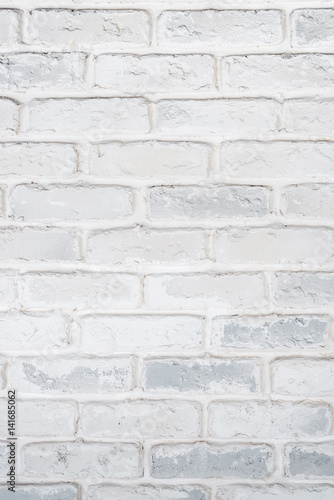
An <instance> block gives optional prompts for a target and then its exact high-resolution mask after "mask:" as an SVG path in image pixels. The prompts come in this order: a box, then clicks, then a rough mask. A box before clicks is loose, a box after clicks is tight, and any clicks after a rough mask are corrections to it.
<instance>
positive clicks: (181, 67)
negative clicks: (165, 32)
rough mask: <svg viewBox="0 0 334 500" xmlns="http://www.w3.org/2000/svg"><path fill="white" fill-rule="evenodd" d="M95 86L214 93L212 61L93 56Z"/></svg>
mask: <svg viewBox="0 0 334 500" xmlns="http://www.w3.org/2000/svg"><path fill="white" fill-rule="evenodd" d="M95 83H96V85H97V86H98V87H102V88H107V89H112V90H114V91H116V92H129V93H139V94H145V93H147V92H168V91H173V90H174V91H191V90H200V91H203V90H214V60H213V58H212V57H211V56H206V55H178V56H176V55H170V56H169V55H147V56H133V55H131V54H125V55H113V54H106V55H101V56H98V57H97V60H96V66H95Z"/></svg>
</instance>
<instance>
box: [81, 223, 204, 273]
mask: <svg viewBox="0 0 334 500" xmlns="http://www.w3.org/2000/svg"><path fill="white" fill-rule="evenodd" d="M204 258H205V233H204V232H203V231H189V230H179V231H172V230H167V231H162V230H150V229H143V228H140V227H138V226H136V227H134V228H131V229H119V230H114V231H104V232H103V233H95V234H93V235H92V236H90V237H89V238H88V250H87V261H88V262H103V263H105V264H125V265H126V264H129V265H133V264H134V265H135V264H141V263H143V264H145V263H154V264H159V263H170V264H173V265H177V264H185V263H187V262H200V261H201V260H202V259H204Z"/></svg>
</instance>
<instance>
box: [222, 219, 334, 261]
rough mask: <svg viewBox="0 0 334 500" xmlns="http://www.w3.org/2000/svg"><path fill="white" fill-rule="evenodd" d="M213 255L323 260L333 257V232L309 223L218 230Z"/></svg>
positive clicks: (231, 258) (240, 258) (229, 258)
mask: <svg viewBox="0 0 334 500" xmlns="http://www.w3.org/2000/svg"><path fill="white" fill-rule="evenodd" d="M213 256H214V259H215V260H216V261H218V262H224V263H235V264H240V263H241V264H245V263H258V264H283V265H284V264H291V263H292V264H294V263H301V264H305V263H307V264H322V263H325V262H329V261H331V260H332V259H333V256H334V233H333V232H332V231H329V230H325V229H314V228H310V227H307V228H296V227H292V228H286V227H285V228H282V229H276V228H274V227H265V228H258V229H231V230H224V231H216V232H215V233H214V236H213Z"/></svg>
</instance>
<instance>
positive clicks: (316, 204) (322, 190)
mask: <svg viewBox="0 0 334 500" xmlns="http://www.w3.org/2000/svg"><path fill="white" fill-rule="evenodd" d="M333 196H334V184H306V185H302V184H301V185H299V186H296V185H295V186H289V187H287V188H285V189H284V190H283V192H282V203H281V205H282V208H281V211H282V213H283V215H284V216H286V217H290V218H291V217H300V218H301V217H307V218H310V219H332V218H333V216H334V206H333ZM320 246H321V247H322V246H323V245H320ZM321 253H322V252H321Z"/></svg>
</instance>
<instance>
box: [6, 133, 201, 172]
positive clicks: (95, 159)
mask: <svg viewBox="0 0 334 500" xmlns="http://www.w3.org/2000/svg"><path fill="white" fill-rule="evenodd" d="M209 151H210V149H209V146H207V145H205V144H201V143H191V142H170V143H169V142H157V141H149V142H132V143H131V142H128V143H126V142H125V143H124V142H114V143H109V144H100V145H97V146H93V147H92V149H91V153H90V168H89V172H90V174H91V175H97V176H99V177H107V178H108V177H118V176H119V177H123V176H124V177H127V178H136V177H163V178H184V177H185V178H187V177H188V178H193V177H194V176H195V177H197V176H198V177H205V175H206V172H207V168H208V163H209ZM0 161H1V160H0Z"/></svg>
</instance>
